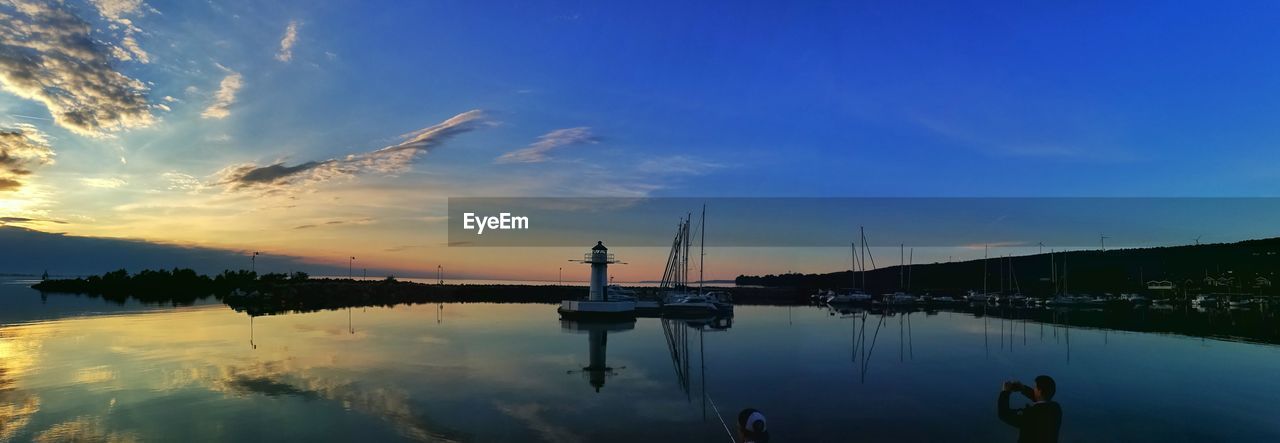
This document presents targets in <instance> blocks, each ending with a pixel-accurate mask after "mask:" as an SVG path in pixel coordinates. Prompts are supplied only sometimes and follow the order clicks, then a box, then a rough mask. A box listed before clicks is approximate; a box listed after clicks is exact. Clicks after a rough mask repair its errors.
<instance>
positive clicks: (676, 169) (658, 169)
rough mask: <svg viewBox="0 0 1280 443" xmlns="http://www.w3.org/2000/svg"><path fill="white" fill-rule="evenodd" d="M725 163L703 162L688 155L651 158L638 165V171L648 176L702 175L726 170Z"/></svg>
mask: <svg viewBox="0 0 1280 443" xmlns="http://www.w3.org/2000/svg"><path fill="white" fill-rule="evenodd" d="M724 167H725V165H724V164H723V163H716V162H712V161H707V160H702V159H699V158H695V157H690V156H687V155H673V156H670V157H666V158H660V159H658V158H650V159H647V160H645V161H642V162H640V164H639V165H636V170H637V171H639V172H642V173H646V174H681V175H702V174H708V173H711V172H714V171H716V170H718V169H721V168H724Z"/></svg>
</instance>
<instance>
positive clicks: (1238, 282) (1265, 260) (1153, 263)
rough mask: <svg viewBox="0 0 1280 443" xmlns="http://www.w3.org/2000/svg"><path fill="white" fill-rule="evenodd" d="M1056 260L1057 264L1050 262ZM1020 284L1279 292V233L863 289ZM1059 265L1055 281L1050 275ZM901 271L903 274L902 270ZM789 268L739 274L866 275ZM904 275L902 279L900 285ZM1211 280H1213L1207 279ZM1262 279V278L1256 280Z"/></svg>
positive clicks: (926, 272)
mask: <svg viewBox="0 0 1280 443" xmlns="http://www.w3.org/2000/svg"><path fill="white" fill-rule="evenodd" d="M1051 263H1053V265H1052V266H1051ZM984 266H985V269H986V281H987V283H986V286H987V288H988V289H989V290H992V291H996V290H999V289H1000V288H1001V287H1004V288H1005V289H1006V290H1012V289H1015V288H1016V289H1019V290H1021V292H1022V293H1024V294H1030V295H1049V294H1053V293H1056V292H1061V291H1062V290H1063V289H1064V286H1066V288H1065V289H1066V290H1068V291H1070V292H1073V293H1079V292H1138V291H1143V290H1145V289H1146V282H1148V281H1153V280H1156V281H1160V280H1167V281H1170V282H1172V283H1173V284H1174V285H1176V286H1177V288H1178V290H1179V291H1185V292H1191V293H1195V292H1247V293H1255V294H1263V295H1276V294H1277V292H1280V291H1277V290H1278V289H1280V287H1278V286H1280V281H1277V282H1275V283H1276V285H1271V284H1270V282H1271V281H1273V280H1276V278H1277V277H1278V276H1277V275H1276V271H1277V270H1278V269H1280V238H1270V239H1263V240H1247V241H1242V242H1238V243H1218V244H1206V245H1195V246H1190V245H1189V246H1169V247H1155V248H1136V249H1116V250H1108V251H1101V250H1088V251H1071V252H1059V253H1056V254H1053V256H1052V259H1051V258H1050V254H1049V253H1043V254H1034V255H1025V256H1018V257H1010V258H1004V257H992V258H990V259H989V260H986V261H985V263H984V260H982V259H978V260H969V261H962V262H953V263H930V264H917V265H914V266H907V267H905V268H900V267H899V266H897V265H895V266H889V267H884V268H880V269H876V270H871V271H867V272H866V283H867V284H866V289H867V290H869V291H874V292H877V293H879V292H891V291H896V290H899V288H900V287H901V286H906V282H907V281H909V282H910V289H911V290H912V291H913V292H917V293H920V292H938V293H960V292H964V291H967V290H970V289H982V287H983V269H984ZM1054 267H1056V268H1057V280H1056V281H1055V280H1053V279H1051V278H1050V277H1051V276H1052V275H1053V274H1054V272H1053V271H1052V270H1053V268H1054ZM900 270H901V271H902V272H901V274H900V273H899V271H900ZM853 274H854V273H852V272H850V271H843V272H831V273H825V274H799V273H789V274H781V275H773V274H770V275H764V276H748V275H741V276H738V278H737V279H735V282H736V283H737V284H738V285H751V286H766V287H790V288H799V289H803V290H813V289H819V288H827V289H833V288H848V287H851V286H852V285H853V281H854V277H856V278H857V281H858V284H859V285H861V282H862V273H856V275H853ZM900 275H902V277H901V280H903V283H902V285H901V286H900V283H899V281H900ZM1206 277H1208V278H1211V279H1213V281H1214V282H1213V283H1210V282H1209V281H1207V280H1206ZM1259 277H1261V278H1262V279H1263V280H1259Z"/></svg>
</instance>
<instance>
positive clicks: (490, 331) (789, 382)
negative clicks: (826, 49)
mask: <svg viewBox="0 0 1280 443" xmlns="http://www.w3.org/2000/svg"><path fill="white" fill-rule="evenodd" d="M30 300H31V301H32V302H34V303H36V304H38V303H39V300H38V298H36V297H34V296H33V297H30ZM53 302H54V301H53V300H52V299H51V301H50V303H53ZM433 305H434V306H433ZM444 309H448V310H449V311H450V314H449V318H450V321H449V322H443V321H442V317H443V315H442V313H443V310H444ZM553 309H554V307H552V306H550V305H538V304H529V305H515V304H450V305H448V306H442V305H438V304H424V305H418V306H400V307H396V308H369V309H368V310H367V312H366V311H362V313H361V315H360V317H361V322H360V323H361V327H360V328H356V327H355V321H354V318H355V315H354V310H347V309H345V308H343V309H339V310H333V311H321V312H314V313H307V314H292V315H275V316H248V317H249V318H248V319H246V318H245V317H246V316H245V315H244V314H242V313H236V312H234V311H232V310H230V309H227V308H225V307H220V306H218V307H210V308H201V309H182V310H170V311H165V312H153V313H130V314H125V315H105V316H79V317H74V318H66V319H62V320H57V321H45V322H35V323H28V324H22V325H10V326H0V439H9V440H13V441H27V440H33V439H36V438H37V437H39V436H41V435H44V436H47V438H55V436H68V437H69V436H76V435H82V436H86V437H90V438H101V439H108V440H109V439H112V438H116V439H126V438H135V437H136V438H137V439H138V440H144V441H147V440H150V441H154V440H160V441H184V440H191V439H207V440H232V441H240V440H299V439H303V440H312V441H334V440H352V439H366V440H378V441H384V440H392V441H394V440H417V441H439V440H455V441H536V440H544V441H570V442H572V441H613V442H633V441H634V442H640V441H646V442H647V441H707V442H717V441H724V440H725V437H726V434H725V431H724V427H725V426H724V425H723V424H722V423H721V421H720V420H719V419H718V417H720V416H721V413H728V414H732V413H733V412H735V411H737V410H740V409H742V408H744V407H748V406H750V407H758V408H760V409H762V410H764V411H767V412H768V413H769V417H770V419H771V420H774V421H775V422H776V423H778V424H779V426H778V427H776V428H775V429H774V436H775V437H777V438H778V439H779V440H782V441H841V440H848V439H849V432H851V431H849V429H848V428H849V427H856V432H857V437H858V439H859V440H862V441H936V440H938V438H939V436H947V439H954V440H958V441H1012V440H1013V437H1014V436H1013V435H1012V434H1010V431H1009V430H1007V429H1005V427H1003V425H1001V424H1000V423H999V421H998V420H996V419H995V418H994V417H993V416H992V415H993V414H991V409H992V408H991V407H990V401H991V397H992V396H993V395H995V391H994V390H995V389H997V388H998V386H999V382H1000V381H1003V380H1004V379H1007V378H1010V377H1012V376H1014V375H1025V374H1027V373H1050V374H1053V375H1054V376H1055V378H1056V379H1058V381H1059V383H1060V385H1061V386H1062V387H1063V389H1062V392H1061V393H1060V396H1061V398H1059V400H1060V401H1061V402H1062V403H1063V405H1064V407H1065V408H1066V409H1067V414H1068V416H1067V417H1066V418H1065V419H1064V422H1068V423H1072V424H1073V425H1072V426H1071V427H1070V429H1067V430H1064V434H1063V441H1160V440H1179V439H1182V440H1185V439H1186V438H1185V436H1186V435H1198V436H1202V437H1203V438H1202V439H1210V440H1212V439H1217V440H1231V441H1275V438H1277V437H1280V429H1277V427H1276V426H1275V424H1274V419H1273V418H1272V417H1270V413H1269V409H1268V408H1267V407H1266V405H1268V404H1270V403H1271V401H1272V400H1273V399H1274V398H1275V396H1276V395H1280V381H1278V380H1275V379H1274V378H1272V377H1270V374H1274V373H1276V372H1277V371H1280V350H1278V349H1280V348H1277V347H1274V346H1264V345H1257V344H1249V343H1236V342H1226V341H1221V340H1214V339H1208V338H1196V339H1189V338H1187V337H1185V336H1180V335H1171V334H1167V333H1159V334H1151V333H1140V332H1126V331H1117V330H1114V329H1111V328H1098V327H1095V326H1093V325H1094V324H1098V323H1102V324H1105V323H1106V322H1109V321H1115V320H1112V319H1109V318H1108V316H1113V315H1115V314H1109V313H1107V312H1101V313H1099V312H1085V311H1072V310H1039V311H1029V310H1001V309H1000V308H995V307H991V308H987V309H985V310H983V309H981V308H973V309H969V308H964V309H944V310H904V309H896V310H884V309H870V310H868V309H849V310H843V311H842V310H830V311H827V310H822V309H820V308H809V307H794V308H793V307H785V308H784V307H759V306H745V305H744V306H739V307H738V308H737V309H736V312H735V317H734V318H733V319H732V320H729V319H714V318H711V319H687V320H665V321H664V320H662V319H648V318H643V319H639V321H634V322H625V323H623V324H621V325H617V324H605V325H589V324H567V323H560V324H557V323H556V322H558V320H556V317H555V314H554V311H553ZM344 310H345V311H347V312H342V311H344ZM1176 312H1178V315H1183V314H1182V311H1176ZM1259 314H1260V313H1259V311H1257V310H1255V311H1252V313H1251V314H1243V313H1240V312H1236V313H1235V314H1234V317H1231V316H1230V315H1231V314H1229V313H1226V312H1223V313H1221V315H1219V316H1216V317H1214V318H1212V320H1211V321H1212V322H1213V323H1212V324H1213V325H1214V327H1226V328H1231V327H1235V328H1239V327H1240V326H1231V322H1232V321H1235V322H1236V324H1237V325H1240V324H1246V325H1251V324H1257V323H1258V322H1257V321H1256V320H1251V319H1249V318H1247V315H1259ZM1168 315H1173V314H1170V313H1156V312H1154V311H1152V312H1148V313H1146V314H1145V317H1144V316H1141V315H1140V314H1138V313H1133V314H1132V315H1131V316H1130V315H1129V314H1126V318H1131V320H1130V321H1131V322H1132V323H1133V324H1134V325H1136V326H1133V325H1131V327H1149V326H1143V325H1144V323H1141V322H1146V323H1145V325H1151V324H1165V323H1168V322H1167V321H1166V320H1164V319H1163V318H1164V317H1161V316H1165V317H1167V316H1168ZM1188 315H1205V314H1199V313H1191V314H1188ZM433 317H434V318H436V319H437V322H433V321H431V319H432V318H433ZM245 321H248V322H249V325H245V323H244V322H245ZM1196 321H1199V320H1196ZM1204 321H1205V322H1208V321H1210V320H1208V319H1204ZM344 323H345V324H344ZM895 323H896V324H895ZM246 326H247V327H248V328H249V331H247V332H248V335H249V342H250V346H249V347H245V346H244V344H245V338H244V336H245V332H246V331H245V329H244V328H246ZM344 326H345V327H344ZM895 328H896V329H898V331H897V332H898V334H893V332H894V331H893V329H895ZM566 332H570V333H566ZM259 336H261V337H262V338H258V337H259ZM584 336H585V338H586V340H585V341H586V343H585V344H586V349H583V345H584V343H583V341H584V340H583V337H584ZM895 340H896V341H897V343H895V342H894V341H895ZM916 341H919V342H920V346H915V342H916ZM895 347H896V348H898V351H899V352H897V354H898V355H899V358H897V359H894V358H892V354H894V352H892V351H893V348H895ZM916 348H919V351H917V350H916ZM570 369H572V371H570V372H572V373H574V374H575V375H573V376H566V375H565V374H566V370H570ZM673 374H674V377H673V376H672V375H673ZM1206 377H1209V378H1212V379H1213V380H1215V383H1212V384H1207V383H1195V381H1197V380H1203V379H1205V378H1206ZM584 381H585V383H584ZM673 381H674V383H673ZM584 384H585V385H586V386H589V387H590V388H584ZM605 386H607V387H608V388H607V389H605ZM1173 386H1176V387H1177V388H1176V389H1172V388H1170V387H1173ZM693 394H698V396H699V398H700V401H699V402H698V403H693V402H692V397H693ZM1122 400H1123V401H1122ZM717 406H718V407H717ZM600 411H610V412H609V414H608V415H607V416H605V417H606V418H607V419H602V416H601V414H600ZM717 411H718V412H717ZM727 418H730V419H731V418H732V417H727ZM729 421H730V423H731V422H732V420H729ZM317 423H322V424H324V426H317V425H316V424H317ZM772 424H773V423H771V425H772Z"/></svg>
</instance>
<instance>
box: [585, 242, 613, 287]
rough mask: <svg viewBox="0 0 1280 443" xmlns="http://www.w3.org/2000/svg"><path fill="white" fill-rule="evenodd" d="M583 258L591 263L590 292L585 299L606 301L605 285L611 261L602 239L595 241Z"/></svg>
mask: <svg viewBox="0 0 1280 443" xmlns="http://www.w3.org/2000/svg"><path fill="white" fill-rule="evenodd" d="M585 258H586V260H583V262H586V263H590V264H591V292H590V293H588V295H587V300H591V301H608V300H609V290H608V288H607V287H605V285H606V284H607V282H608V281H609V263H610V262H612V261H613V259H612V257H610V256H609V248H606V247H604V242H603V241H597V242H596V245H595V246H594V247H592V248H591V252H589V253H587V256H586V257H585Z"/></svg>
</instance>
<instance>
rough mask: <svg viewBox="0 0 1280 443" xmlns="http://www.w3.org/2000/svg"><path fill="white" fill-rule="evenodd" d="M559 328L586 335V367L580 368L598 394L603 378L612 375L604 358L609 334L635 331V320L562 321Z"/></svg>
mask: <svg viewBox="0 0 1280 443" xmlns="http://www.w3.org/2000/svg"><path fill="white" fill-rule="evenodd" d="M560 327H561V329H562V330H564V331H569V332H586V333H587V345H588V349H587V355H588V358H587V366H586V367H584V368H582V373H583V374H585V375H586V376H587V382H588V383H590V384H591V386H592V387H593V388H595V390H596V392H600V388H603V387H604V380H605V378H606V377H608V376H610V375H613V374H614V368H612V367H610V366H609V363H608V359H607V357H606V354H607V352H606V351H607V350H608V347H609V333H610V332H615V333H617V332H623V331H629V330H632V329H635V327H636V322H635V320H634V319H630V320H621V321H608V322H606V321H591V322H578V321H567V320H563V321H561V322H560ZM570 372H574V371H570Z"/></svg>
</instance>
